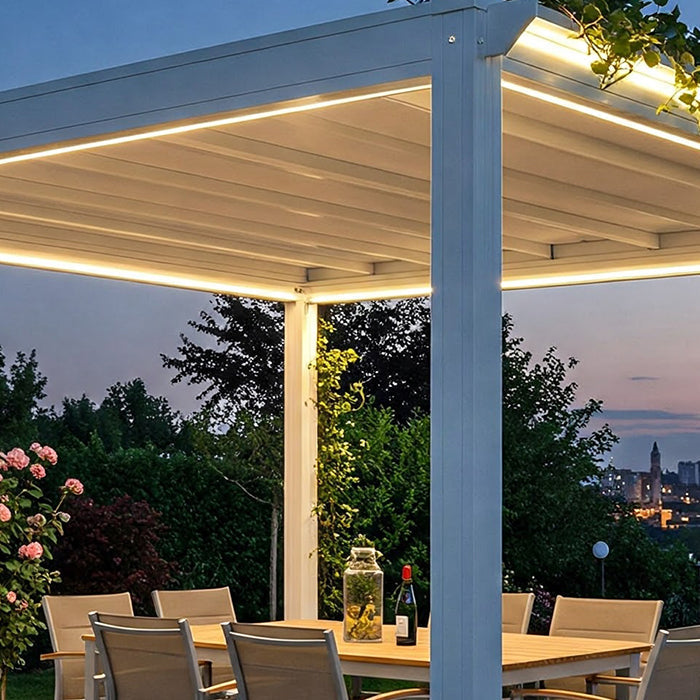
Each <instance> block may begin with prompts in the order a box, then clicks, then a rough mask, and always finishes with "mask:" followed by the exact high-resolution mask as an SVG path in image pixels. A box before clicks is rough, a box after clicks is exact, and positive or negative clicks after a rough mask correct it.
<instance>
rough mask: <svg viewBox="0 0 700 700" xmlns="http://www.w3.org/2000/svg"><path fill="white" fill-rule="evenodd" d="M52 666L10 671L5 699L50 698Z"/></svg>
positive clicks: (39, 699)
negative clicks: (37, 669)
mask: <svg viewBox="0 0 700 700" xmlns="http://www.w3.org/2000/svg"><path fill="white" fill-rule="evenodd" d="M52 698H53V668H50V669H46V670H42V671H26V672H24V673H11V674H10V675H9V676H8V678H7V700H52Z"/></svg>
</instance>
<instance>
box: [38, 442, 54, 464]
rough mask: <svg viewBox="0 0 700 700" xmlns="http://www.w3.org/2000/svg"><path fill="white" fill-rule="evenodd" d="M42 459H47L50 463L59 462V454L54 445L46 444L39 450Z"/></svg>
mask: <svg viewBox="0 0 700 700" xmlns="http://www.w3.org/2000/svg"><path fill="white" fill-rule="evenodd" d="M37 454H38V455H39V457H41V459H45V460H46V461H47V462H48V463H49V464H56V462H58V455H57V454H56V450H54V448H53V447H49V446H48V445H44V447H42V448H41V450H40V451H39V452H37Z"/></svg>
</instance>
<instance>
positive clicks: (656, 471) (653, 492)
mask: <svg viewBox="0 0 700 700" xmlns="http://www.w3.org/2000/svg"><path fill="white" fill-rule="evenodd" d="M649 480H650V486H651V488H650V494H649V501H650V502H651V504H652V505H653V506H657V505H658V506H660V505H661V452H660V451H659V446H658V445H657V444H656V442H654V446H653V447H652V448H651V468H650V469H649Z"/></svg>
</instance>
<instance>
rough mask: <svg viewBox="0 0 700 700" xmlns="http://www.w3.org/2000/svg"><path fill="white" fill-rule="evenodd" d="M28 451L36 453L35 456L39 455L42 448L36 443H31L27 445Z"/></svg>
mask: <svg viewBox="0 0 700 700" xmlns="http://www.w3.org/2000/svg"><path fill="white" fill-rule="evenodd" d="M29 449H30V450H31V451H32V452H36V453H37V454H39V452H41V449H42V447H41V445H40V444H39V443H38V442H33V443H32V444H31V445H29Z"/></svg>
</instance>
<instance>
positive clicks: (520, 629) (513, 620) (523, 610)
mask: <svg viewBox="0 0 700 700" xmlns="http://www.w3.org/2000/svg"><path fill="white" fill-rule="evenodd" d="M534 602H535V594H534V593H502V594H501V631H502V632H515V633H517V634H526V633H527V628H528V627H529V625H530V616H531V615H532V606H533V604H534Z"/></svg>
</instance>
